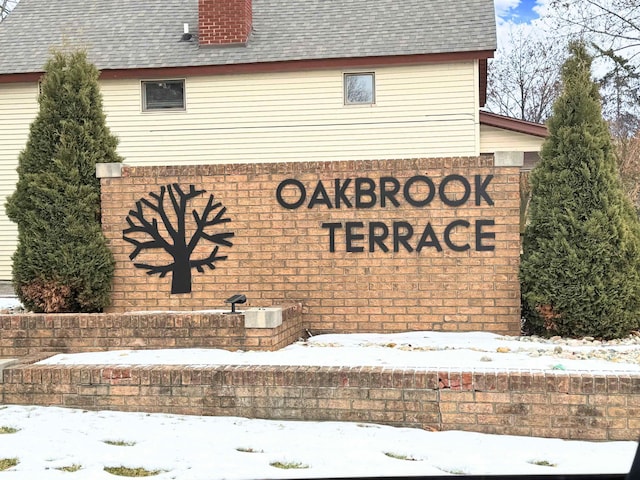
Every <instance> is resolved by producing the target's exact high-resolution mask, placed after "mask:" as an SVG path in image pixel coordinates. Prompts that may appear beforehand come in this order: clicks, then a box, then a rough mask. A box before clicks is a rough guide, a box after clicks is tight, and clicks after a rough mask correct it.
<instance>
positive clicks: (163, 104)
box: [142, 80, 185, 112]
mask: <svg viewBox="0 0 640 480" xmlns="http://www.w3.org/2000/svg"><path fill="white" fill-rule="evenodd" d="M184 109H185V101H184V80H156V81H145V82H142V111H144V112H148V111H156V110H184Z"/></svg>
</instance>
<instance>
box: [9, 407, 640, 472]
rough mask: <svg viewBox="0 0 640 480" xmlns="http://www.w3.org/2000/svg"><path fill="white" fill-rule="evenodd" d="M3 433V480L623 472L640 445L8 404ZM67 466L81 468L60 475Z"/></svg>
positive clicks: (374, 426) (371, 426)
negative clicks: (142, 473) (145, 474)
mask: <svg viewBox="0 0 640 480" xmlns="http://www.w3.org/2000/svg"><path fill="white" fill-rule="evenodd" d="M0 408H2V407H0ZM2 427H12V428H13V429H15V430H17V431H16V432H15V433H6V434H3V435H0V457H1V458H2V459H4V458H15V459H17V460H18V462H19V463H18V464H17V465H16V466H15V467H12V468H10V469H9V470H5V471H4V472H0V478H1V479H2V480H17V479H20V480H35V479H38V480H49V479H77V480H79V479H83V480H84V479H86V480H99V479H114V478H118V477H116V476H114V475H112V474H110V473H107V472H106V471H105V470H104V469H105V467H106V468H109V467H121V466H124V467H128V468H132V469H133V468H144V469H146V470H148V471H159V472H158V474H157V475H156V476H153V477H152V478H158V479H177V480H195V479H202V480H205V479H206V480H212V479H221V478H232V479H254V478H306V477H349V476H391V475H395V476H401V475H447V474H473V475H478V474H480V475H481V474H525V473H528V474H537V475H547V474H556V473H557V474H560V473H562V474H573V473H625V472H627V471H628V469H629V467H630V465H631V462H632V459H633V455H634V452H635V448H636V443H635V442H608V443H595V442H583V441H564V440H556V439H541V438H527V437H511V436H499V435H483V434H476V433H463V432H427V431H423V430H418V429H409V428H394V427H387V426H380V425H372V424H356V423H338V422H285V421H270V420H249V419H246V418H234V417H222V418H215V417H190V416H180V415H163V414H153V415H151V414H145V413H120V412H88V411H83V410H71V409H61V408H54V407H48V408H47V407H18V406H7V407H5V408H3V409H2V410H0V428H2ZM9 431H12V430H9ZM73 466H75V467H73ZM65 467H67V468H69V467H73V468H78V470H77V471H76V472H74V473H69V472H66V471H62V470H59V469H61V468H65ZM282 467H288V468H282Z"/></svg>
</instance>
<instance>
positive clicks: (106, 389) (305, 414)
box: [0, 357, 640, 440]
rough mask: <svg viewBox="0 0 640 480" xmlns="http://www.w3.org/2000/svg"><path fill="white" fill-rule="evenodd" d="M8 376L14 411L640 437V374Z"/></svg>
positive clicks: (6, 396)
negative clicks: (31, 408) (33, 408)
mask: <svg viewBox="0 0 640 480" xmlns="http://www.w3.org/2000/svg"><path fill="white" fill-rule="evenodd" d="M31 360H32V361H34V360H37V358H35V357H34V358H32V359H31ZM3 378H4V383H3V384H2V385H1V387H0V388H1V389H2V400H3V403H10V404H24V405H31V404H35V405H54V406H66V407H80V408H86V409H92V410H99V409H106V410H123V411H144V412H166V413H177V414H194V415H231V416H243V417H251V418H268V419H282V420H286V419H289V420H335V421H357V422H375V423H383V424H389V425H395V426H406V427H420V428H430V429H438V430H452V429H456V430H465V431H477V432H484V433H495V434H507V435H531V436H541V437H557V438H566V439H585V440H637V439H638V437H639V436H640V375H624V374H621V375H607V376H605V375H590V374H577V373H572V374H567V373H555V372H547V373H532V372H511V373H500V372H484V373H481V372H475V373H471V372H462V371H443V372H434V371H421V370H415V369H405V370H402V369H394V370H392V369H385V368H381V367H376V368H373V367H358V368H344V367H331V368H329V367H277V366H221V367H210V366H209V367H207V366H203V367H193V366H191V367H182V366H144V367H125V366H100V365H84V366H54V365H52V366H45V365H43V366H37V365H26V364H22V365H18V366H12V367H8V368H6V369H5V370H4V371H3Z"/></svg>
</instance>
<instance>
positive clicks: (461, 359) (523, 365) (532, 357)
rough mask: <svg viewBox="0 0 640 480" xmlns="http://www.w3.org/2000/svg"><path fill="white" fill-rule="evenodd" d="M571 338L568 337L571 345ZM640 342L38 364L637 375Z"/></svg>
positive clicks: (411, 336)
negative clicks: (580, 372) (313, 366)
mask: <svg viewBox="0 0 640 480" xmlns="http://www.w3.org/2000/svg"><path fill="white" fill-rule="evenodd" d="M571 343H574V345H572V344H571ZM638 362H640V345H638V344H636V343H635V340H634V343H632V344H613V343H612V344H602V343H601V342H599V341H597V340H596V341H586V342H582V341H566V340H562V341H556V342H551V341H544V340H542V339H539V340H538V341H530V339H528V338H526V337H522V338H520V337H505V336H500V335H496V334H492V333H486V332H469V333H445V332H409V333H397V334H365V333H362V334H351V335H338V334H331V335H318V336H314V337H311V338H310V339H308V340H307V341H305V342H297V343H295V344H293V345H290V346H288V347H286V348H284V349H282V350H279V351H276V352H242V351H240V352H229V351H226V350H220V349H197V348H193V349H174V350H120V351H112V352H95V353H77V354H61V355H56V356H53V357H51V358H49V359H46V360H44V361H42V362H40V364H49V365H50V364H65V365H69V364H105V365H107V364H108V365H157V364H170V365H316V366H349V367H355V366H383V367H391V368H419V369H434V368H437V369H456V370H458V369H464V370H474V371H487V370H488V371H495V370H500V371H505V370H538V371H540V370H544V371H547V370H548V371H591V372H608V371H616V372H633V373H640V364H639V363H638Z"/></svg>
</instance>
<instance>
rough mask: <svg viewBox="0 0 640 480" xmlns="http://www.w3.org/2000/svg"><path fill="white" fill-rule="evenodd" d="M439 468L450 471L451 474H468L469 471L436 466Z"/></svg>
mask: <svg viewBox="0 0 640 480" xmlns="http://www.w3.org/2000/svg"><path fill="white" fill-rule="evenodd" d="M436 468H437V469H438V470H442V471H443V472H445V473H450V474H451V475H466V474H467V472H465V471H464V470H460V469H459V468H442V467H436Z"/></svg>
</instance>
